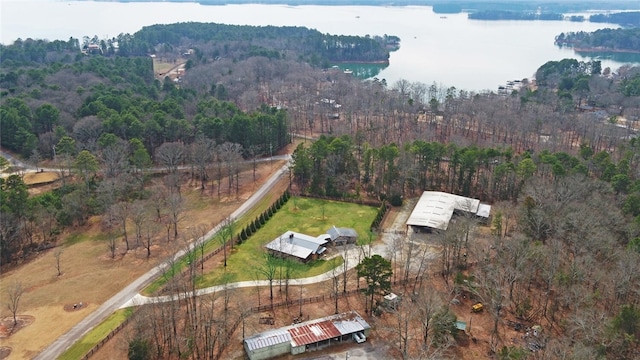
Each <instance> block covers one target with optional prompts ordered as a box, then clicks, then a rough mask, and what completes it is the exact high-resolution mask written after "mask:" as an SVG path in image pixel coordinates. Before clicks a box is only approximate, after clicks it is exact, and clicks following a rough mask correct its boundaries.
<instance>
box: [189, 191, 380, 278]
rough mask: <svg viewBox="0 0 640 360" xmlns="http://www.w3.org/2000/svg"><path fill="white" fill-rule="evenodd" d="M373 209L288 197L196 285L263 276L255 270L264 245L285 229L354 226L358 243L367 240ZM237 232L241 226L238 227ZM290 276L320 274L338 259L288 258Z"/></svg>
mask: <svg viewBox="0 0 640 360" xmlns="http://www.w3.org/2000/svg"><path fill="white" fill-rule="evenodd" d="M376 212H377V209H376V208H374V207H370V206H363V205H358V204H352V203H344V202H338V201H326V200H318V199H309V198H296V197H292V198H291V199H289V201H288V202H287V203H286V204H285V205H284V206H283V207H282V208H281V209H280V210H279V211H278V212H277V213H276V214H275V215H274V216H273V217H272V218H271V219H270V220H269V221H267V223H266V224H265V225H264V226H263V227H262V228H261V229H260V230H258V231H257V232H256V233H255V234H253V235H252V236H251V237H250V238H249V239H248V240H247V241H246V242H244V243H243V244H241V245H239V246H236V247H235V248H234V249H233V251H232V253H231V254H227V255H228V258H227V267H226V269H224V268H222V267H219V268H216V269H215V270H214V271H212V272H210V273H207V274H205V275H204V276H201V277H200V278H199V279H198V287H208V286H212V285H219V284H222V283H225V282H236V281H246V280H255V279H264V276H261V275H260V274H259V271H257V269H260V268H261V267H263V266H264V263H265V257H264V254H265V248H264V245H265V244H266V243H268V242H270V241H272V240H273V239H275V238H277V237H278V236H280V235H281V234H282V233H284V232H285V231H287V230H292V231H296V232H300V233H303V234H307V235H312V236H318V235H321V234H324V233H326V232H327V229H329V228H330V227H331V226H333V225H335V226H337V227H350V228H354V229H355V230H356V231H357V232H358V235H359V239H360V242H362V241H368V240H370V233H369V226H370V225H371V222H372V221H373V219H374V218H375V216H376ZM237 230H238V231H241V230H242V228H240V227H238V228H237ZM290 263H291V267H292V268H293V270H294V272H293V275H292V277H293V278H302V277H308V276H315V275H319V274H322V273H324V272H326V271H328V270H330V269H331V267H332V266H337V265H339V264H341V261H338V262H330V261H323V260H316V261H311V262H309V263H307V264H302V263H299V262H297V261H290Z"/></svg>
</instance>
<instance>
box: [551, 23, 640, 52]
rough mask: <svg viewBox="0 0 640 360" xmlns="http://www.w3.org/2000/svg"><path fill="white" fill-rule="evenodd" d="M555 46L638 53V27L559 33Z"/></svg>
mask: <svg viewBox="0 0 640 360" xmlns="http://www.w3.org/2000/svg"><path fill="white" fill-rule="evenodd" d="M555 44H556V45H558V46H569V47H573V48H575V49H581V50H609V51H629V52H639V51H640V50H639V49H640V27H634V28H619V29H608V28H607V29H599V30H596V31H593V32H586V31H578V32H568V33H561V34H560V35H558V36H556V39H555Z"/></svg>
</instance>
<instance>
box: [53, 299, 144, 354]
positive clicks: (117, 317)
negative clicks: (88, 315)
mask: <svg viewBox="0 0 640 360" xmlns="http://www.w3.org/2000/svg"><path fill="white" fill-rule="evenodd" d="M132 314H133V309H132V308H128V309H120V310H117V311H116V312H114V313H113V314H111V316H109V317H108V318H107V319H106V320H105V321H103V322H102V323H101V324H100V325H98V326H96V327H95V328H93V330H91V331H89V332H88V333H87V334H86V335H85V336H83V337H82V339H80V340H79V341H76V343H75V344H73V345H72V346H71V347H70V348H69V349H67V351H65V352H64V353H62V355H60V357H59V359H62V360H65V359H70V360H71V359H80V358H82V356H84V354H86V353H87V352H89V350H91V348H93V347H94V346H95V345H96V344H97V343H99V342H100V341H102V339H104V338H106V337H107V335H109V333H110V332H111V331H113V330H114V329H115V328H117V327H118V326H119V325H120V324H122V323H123V322H124V321H125V320H126V319H127V318H128V317H129V316H131V315H132Z"/></svg>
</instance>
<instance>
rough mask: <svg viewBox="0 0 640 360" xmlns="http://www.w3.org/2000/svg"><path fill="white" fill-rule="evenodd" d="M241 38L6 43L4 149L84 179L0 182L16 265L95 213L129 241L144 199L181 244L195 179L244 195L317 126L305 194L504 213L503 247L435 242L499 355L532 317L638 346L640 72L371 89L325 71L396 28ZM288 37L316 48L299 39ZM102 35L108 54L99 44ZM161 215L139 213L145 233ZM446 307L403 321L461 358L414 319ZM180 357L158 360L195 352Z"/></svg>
mask: <svg viewBox="0 0 640 360" xmlns="http://www.w3.org/2000/svg"><path fill="white" fill-rule="evenodd" d="M212 26H213V27H212V28H215V27H216V26H218V25H212ZM229 29H235V30H237V34H238V37H237V38H233V39H227V40H225V39H217V40H216V41H212V40H211V36H213V35H212V34H211V33H208V32H207V31H208V30H207V27H206V26H205V25H203V24H176V25H162V26H153V27H149V28H145V29H143V30H141V31H140V32H139V33H136V34H134V35H126V36H125V35H122V36H121V37H119V38H116V39H115V40H114V39H97V38H94V39H91V38H87V39H83V41H82V42H81V41H79V40H75V39H70V40H69V41H67V42H62V41H59V42H53V43H49V42H47V41H41V40H32V39H27V40H20V41H16V43H14V44H13V45H9V46H3V47H2V48H0V52H1V53H2V62H1V64H2V67H1V69H0V70H1V71H0V91H1V92H2V98H1V100H0V128H2V137H1V138H0V141H1V142H2V146H3V147H4V148H7V149H9V150H12V151H14V152H16V153H18V154H20V155H21V156H22V158H23V159H24V160H26V161H30V162H32V163H33V164H43V163H44V164H46V165H47V166H50V167H54V168H55V169H56V170H57V171H58V172H60V173H61V174H63V175H69V174H73V177H72V178H70V177H68V176H67V177H64V176H63V177H62V179H63V182H62V184H61V186H60V187H59V188H58V189H56V190H54V191H51V192H46V193H44V194H41V195H38V196H29V194H28V188H27V186H26V185H25V183H24V181H23V179H22V178H21V176H20V175H13V176H10V177H8V178H6V179H2V180H0V204H1V207H0V212H1V213H0V221H1V222H2V223H1V224H0V256H1V258H0V261H1V262H2V263H7V262H11V261H18V260H20V259H21V258H28V257H29V256H30V254H32V253H35V252H37V251H38V250H39V249H42V248H44V247H46V246H50V244H53V243H55V242H56V240H57V239H56V237H57V236H58V235H59V234H60V232H62V231H63V229H64V227H66V226H78V227H81V226H84V225H85V223H86V221H87V219H88V217H89V216H92V215H102V216H103V217H102V218H103V220H102V221H103V228H104V231H105V233H106V234H107V235H105V237H107V238H109V239H115V238H116V237H123V238H125V239H126V241H127V242H126V247H127V249H129V245H131V246H134V239H133V238H134V235H131V234H130V236H131V239H129V238H128V237H127V235H126V234H127V233H126V230H122V231H121V230H120V229H121V228H122V224H125V226H124V227H125V228H126V224H127V221H129V224H136V225H135V226H136V227H138V225H137V222H136V221H138V220H140V219H145V218H144V209H151V210H153V212H154V214H153V216H154V218H155V217H157V218H159V219H160V218H161V219H163V221H165V222H164V223H162V224H163V226H166V227H165V229H164V230H163V229H160V230H159V231H160V232H161V233H162V232H163V231H166V233H167V235H166V236H177V231H178V230H177V229H178V228H179V226H178V222H179V220H180V211H181V202H180V201H181V186H183V184H185V183H190V184H191V183H195V184H197V186H198V187H199V188H200V189H203V191H207V192H208V194H212V195H215V194H216V193H217V194H218V196H220V193H221V192H223V193H226V194H233V193H234V191H237V188H236V189H234V187H235V186H237V178H238V176H239V172H240V164H241V163H242V162H243V161H244V160H251V159H255V158H256V157H258V156H261V155H271V152H272V151H276V150H278V149H280V148H282V147H283V146H285V145H286V144H289V143H290V141H291V137H292V136H303V137H313V138H317V141H314V142H313V143H311V144H302V145H299V146H297V148H296V150H295V152H294V153H293V163H292V168H291V171H292V186H293V187H295V188H296V190H299V191H301V192H305V193H310V194H316V195H328V196H332V197H342V198H356V199H378V200H388V201H389V202H391V203H393V204H401V203H402V202H403V200H404V199H406V198H410V197H414V196H416V195H418V194H420V192H421V191H423V190H440V191H447V192H453V193H457V194H461V195H467V196H471V197H475V198H479V199H481V200H482V201H486V202H490V203H492V204H494V213H493V215H494V217H493V221H492V224H491V225H492V229H493V230H492V236H493V237H492V241H494V244H493V245H492V247H491V248H489V249H486V248H475V247H474V246H473V245H471V244H472V243H473V242H474V236H475V234H474V233H473V232H472V231H471V230H470V229H472V228H473V227H472V226H470V225H465V221H459V222H458V224H457V225H455V226H458V228H456V230H455V231H451V232H447V233H443V234H435V235H434V236H435V238H436V239H437V241H438V242H439V243H438V246H440V247H441V248H442V249H444V250H443V251H442V253H441V255H440V256H441V259H440V261H438V262H437V264H435V265H434V266H435V267H438V269H437V270H438V271H439V273H440V274H442V275H443V279H446V282H447V286H450V287H447V291H449V292H448V293H447V294H446V295H443V296H442V299H444V300H443V301H441V302H440V305H441V306H438V309H440V308H441V307H442V306H444V307H445V308H446V304H448V300H449V299H447V298H446V297H445V296H450V295H451V293H452V292H454V291H464V292H465V293H469V294H471V293H473V294H474V296H480V297H482V298H483V299H484V300H485V304H486V308H487V312H488V313H489V314H490V316H491V319H492V321H494V324H495V327H494V328H493V329H492V330H491V329H489V331H491V333H492V342H491V344H490V345H491V351H493V352H494V353H497V352H498V351H501V350H500V349H501V348H503V349H506V350H505V351H506V353H507V355H508V353H509V352H510V351H511V350H513V351H514V352H516V351H517V350H521V349H511V350H510V348H511V347H512V345H510V342H509V340H508V339H502V338H500V336H499V332H498V323H500V322H501V321H503V320H505V319H506V318H507V314H509V316H511V315H515V314H519V316H522V317H525V318H530V319H534V321H535V322H536V323H541V324H543V325H544V326H545V327H546V328H547V329H549V330H548V332H549V339H548V341H546V342H545V343H544V344H543V345H544V348H543V349H539V350H540V351H541V354H542V356H543V357H544V358H559V357H562V356H565V357H567V356H571V357H574V358H588V357H590V355H593V354H598V355H599V356H600V357H603V358H609V359H631V358H633V356H634V355H633V354H637V350H638V348H639V346H640V340H639V339H640V330H639V329H640V320H639V319H640V310H639V309H638V307H639V306H640V303H638V301H639V299H640V278H639V277H638V276H639V274H640V269H638V266H639V264H640V142H639V141H638V129H639V122H640V90H639V89H640V68H634V67H623V68H621V69H608V68H605V69H602V68H601V64H600V63H599V62H597V61H594V62H579V61H576V60H572V59H565V60H561V61H550V62H548V63H546V64H542V65H541V67H540V68H539V69H538V71H537V73H536V78H535V79H523V80H521V81H518V84H517V85H518V86H516V85H515V84H513V86H511V87H510V88H509V89H506V90H505V91H504V92H501V93H499V94H497V93H492V92H487V93H473V92H467V91H464V90H458V89H456V88H455V87H443V86H439V85H437V84H432V85H427V84H422V83H414V82H410V81H407V80H400V81H398V82H396V83H394V84H387V83H386V82H385V81H383V80H380V79H371V80H368V81H360V80H358V79H355V78H353V77H352V76H349V75H347V74H345V73H344V72H342V71H339V70H335V69H331V68H328V67H324V66H320V65H322V64H323V63H324V62H325V59H326V60H327V61H328V60H329V59H331V56H335V57H336V58H334V60H335V59H337V58H339V57H341V56H355V55H354V53H350V54H347V53H343V50H344V51H345V52H347V51H346V50H345V49H347V48H352V49H355V48H357V47H356V45H355V44H356V43H357V44H362V46H363V48H366V49H363V51H364V52H363V53H362V54H372V53H373V52H371V53H370V52H368V51H369V50H370V49H373V48H376V49H380V48H385V46H386V44H388V40H389V39H386V40H385V38H384V37H380V38H377V37H371V38H357V39H356V38H351V37H342V36H336V37H333V36H328V35H320V34H316V33H315V32H313V31H310V32H309V31H305V30H302V29H298V28H293V29H291V28H286V29H284V30H278V29H276V28H273V29H269V31H267V32H266V34H265V35H263V37H261V38H259V39H260V41H258V40H255V39H253V38H252V36H253V35H251V34H253V31H257V30H256V29H253V28H248V27H247V28H244V27H239V28H236V27H231V28H229ZM280 31H283V32H286V33H290V32H291V33H293V34H296V35H295V36H298V38H297V39H299V40H300V39H307V40H308V41H309V42H308V43H304V42H303V41H299V42H301V43H304V44H303V45H304V46H303V45H300V44H293V43H287V40H286V38H281V37H278V36H277V35H276V34H280ZM176 34H177V35H176ZM207 34H208V35H207ZM305 34H306V35H305ZM229 36H231V35H229ZM305 36H307V37H308V38H305ZM138 37H139V39H138ZM245 37H246V38H245ZM367 39H368V40H367ZM85 40H86V41H85ZM305 41H306V40H305ZM292 42H296V41H292ZM391 42H392V43H393V42H394V40H393V39H391ZM86 44H94V45H96V44H97V45H99V47H101V48H102V50H103V51H101V52H96V53H92V52H85V53H83V52H82V50H83V47H85V45H86ZM116 44H117V46H116ZM345 44H353V46H351V45H349V46H347V47H345ZM314 46H316V47H314ZM127 47H128V48H127ZM322 47H324V49H321V48H322ZM314 48H315V49H317V50H318V52H317V53H315V52H314V50H313V49H314ZM116 49H117V50H116ZM189 50H192V51H189ZM137 51H140V54H141V55H142V56H134V55H132V54H137ZM378 51H379V50H376V51H375V52H376V53H377V52H378ZM150 53H152V54H154V55H155V59H156V60H158V59H160V60H162V61H166V62H168V63H176V64H177V63H178V62H179V61H184V62H185V64H186V65H185V73H184V74H183V75H182V76H181V78H180V79H179V81H174V80H172V79H170V78H169V77H165V78H162V77H160V76H158V74H157V73H154V70H153V61H154V60H153V59H152V58H151V57H149V56H148V55H149V54H150ZM125 54H127V55H126V56H125ZM314 54H316V55H315V56H314ZM283 55H284V56H283ZM367 56H368V55H367ZM361 60H366V59H361ZM154 166H159V167H162V174H161V176H160V181H158V182H156V183H154V184H153V185H151V183H150V181H149V180H150V179H149V177H148V176H146V175H145V174H146V172H145V171H144V170H149V169H150V168H153V167H154ZM185 169H188V170H185ZM71 179H74V180H75V181H71ZM190 181H191V182H190ZM234 183H235V186H234ZM140 214H142V215H140ZM138 215H140V217H138ZM136 219H137V220H136ZM151 223H153V222H152V221H146V222H145V221H141V222H140V229H141V230H140V233H138V231H136V235H135V243H138V242H142V241H141V238H140V237H141V236H142V235H140V234H142V233H143V232H142V230H143V229H144V228H143V227H144V226H145V225H146V224H151ZM465 229H466V230H465ZM155 230H158V229H155ZM110 241H111V240H110ZM129 241H131V244H129ZM407 243H410V242H407ZM463 250H464V251H466V252H464V251H463ZM462 254H468V256H464V259H463V255H462ZM489 258H493V259H494V261H488V259H489ZM472 264H473V266H472ZM440 266H442V267H441V268H440ZM407 268H409V266H407ZM422 275H423V276H429V274H427V273H423V274H422ZM464 280H467V281H464ZM417 281H418V279H417V278H416V282H417ZM431 293H433V292H431ZM428 298H429V297H428V296H427V293H426V292H424V293H420V295H419V296H418V295H416V296H415V297H412V296H407V298H406V299H405V300H403V301H407V302H412V304H419V306H413V305H412V306H402V307H401V309H403V310H402V311H401V312H398V314H397V316H399V317H402V316H406V319H407V322H409V321H418V322H420V323H421V324H417V326H416V327H415V329H418V331H417V332H416V333H415V334H408V333H406V331H407V330H402V329H401V328H399V329H398V331H399V333H400V336H401V337H403V338H406V339H408V340H407V341H410V342H413V343H415V344H417V345H416V347H415V348H416V349H418V352H419V353H420V354H426V355H427V356H431V357H432V358H438V357H440V358H442V357H450V358H455V354H452V353H449V352H447V351H446V350H447V348H448V347H451V346H453V344H454V343H453V342H447V341H446V339H448V338H449V337H453V335H451V334H449V335H444V336H443V337H437V336H436V337H431V336H430V334H433V331H434V330H433V328H432V327H430V326H433V323H430V322H429V321H430V320H431V319H432V317H433V316H434V314H433V311H429V312H421V313H419V314H418V313H415V312H412V311H417V310H418V309H420V310H421V311H422V310H425V311H426V310H427V309H428V306H427V305H426V304H424V303H423V301H426V300H427V299H428ZM203 301H204V300H203ZM432 310H433V309H432ZM425 321H426V322H425ZM399 323H401V322H400V321H399ZM429 324H431V325H429ZM201 328H203V327H201ZM411 329H414V327H411ZM381 331H387V330H385V329H382V330H381ZM403 331H405V332H403ZM423 332H424V333H423ZM392 333H393V334H397V333H398V332H392ZM427 335H429V336H427ZM391 336H392V335H390V337H389V338H391ZM393 336H396V335H393ZM434 339H437V343H434V342H433V341H434ZM443 339H445V340H443ZM180 341H182V340H180ZM185 341H186V340H185ZM400 343H401V342H400ZM183 345H184V344H183ZM392 346H395V345H392ZM187 347H188V346H186V345H185V346H182V349H185V348H187ZM161 350H162V351H165V353H164V354H159V355H158V357H161V355H162V356H164V357H165V358H177V357H179V356H183V357H188V356H190V355H189V354H188V353H179V350H178V352H172V351H173V350H171V349H170V347H167V348H164V349H161ZM407 351H408V350H407ZM405 355H406V356H405V358H411V356H410V355H411V354H409V353H406V354H405ZM420 356H422V355H420ZM193 357H195V355H193ZM504 358H510V357H504ZM520 358H523V357H520Z"/></svg>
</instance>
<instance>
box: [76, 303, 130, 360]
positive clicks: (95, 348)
mask: <svg viewBox="0 0 640 360" xmlns="http://www.w3.org/2000/svg"><path fill="white" fill-rule="evenodd" d="M137 309H138V308H136V309H134V311H133V313H132V314H131V315H129V317H127V318H126V319H125V320H124V321H123V322H122V323H121V324H120V325H118V327H116V328H115V329H113V330H111V331H110V332H109V334H107V336H106V337H105V338H104V339H102V340H101V341H100V342H99V343H97V344H95V345H94V346H93V347H92V348H91V350H89V351H88V352H87V353H86V354H84V356H83V357H81V358H80V360H88V359H89V358H90V357H91V356H93V354H95V353H96V352H97V351H98V350H100V348H101V347H102V346H104V344H106V343H107V341H109V340H111V338H113V337H114V336H116V335H117V334H118V333H119V332H120V330H122V329H123V328H124V327H125V326H127V324H129V321H131V319H132V318H133V316H134V314H135V312H136V311H137Z"/></svg>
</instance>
